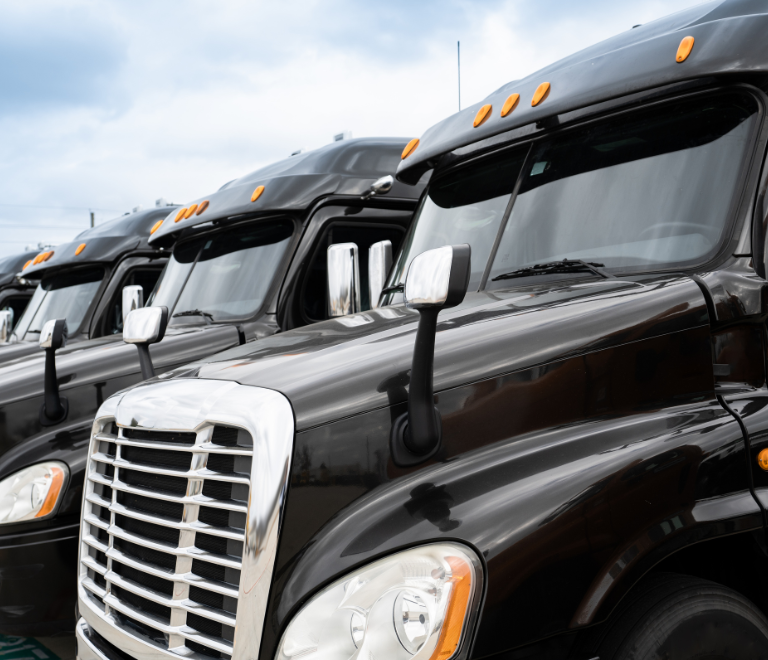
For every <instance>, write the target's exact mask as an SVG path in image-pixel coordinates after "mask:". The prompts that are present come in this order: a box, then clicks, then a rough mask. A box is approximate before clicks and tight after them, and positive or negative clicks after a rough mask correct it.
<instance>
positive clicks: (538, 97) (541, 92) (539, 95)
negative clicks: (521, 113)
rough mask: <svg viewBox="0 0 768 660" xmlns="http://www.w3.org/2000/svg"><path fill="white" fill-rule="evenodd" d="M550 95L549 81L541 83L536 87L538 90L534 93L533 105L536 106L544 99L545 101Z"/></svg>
mask: <svg viewBox="0 0 768 660" xmlns="http://www.w3.org/2000/svg"><path fill="white" fill-rule="evenodd" d="M548 96H549V83H548V82H543V83H541V85H539V86H538V87H537V88H536V91H535V92H534V93H533V98H532V99H531V106H533V107H534V108H535V107H536V106H537V105H539V103H541V102H542V101H544V100H545V99H546V98H547V97H548Z"/></svg>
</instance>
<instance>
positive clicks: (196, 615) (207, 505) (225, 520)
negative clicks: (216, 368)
mask: <svg viewBox="0 0 768 660" xmlns="http://www.w3.org/2000/svg"><path fill="white" fill-rule="evenodd" d="M214 429H215V427H214V426H210V425H209V426H207V427H203V428H201V429H198V431H197V432H195V433H190V432H163V431H156V430H146V429H136V430H134V429H123V428H118V427H117V425H116V424H114V423H113V422H112V421H111V420H106V421H104V422H103V423H102V428H101V430H99V431H98V432H96V433H95V434H94V435H93V440H94V442H93V443H92V453H91V456H90V458H91V461H90V462H89V466H88V478H87V484H86V493H85V508H84V511H83V523H84V524H83V532H82V542H83V548H93V549H94V550H96V551H97V553H96V555H95V556H94V554H93V551H90V552H89V551H81V565H82V569H81V585H82V586H83V587H84V588H85V589H86V590H87V591H88V592H90V593H92V594H93V595H94V596H95V597H96V599H97V601H98V602H99V603H103V605H104V614H105V615H110V613H112V614H113V616H112V617H111V620H112V621H114V622H115V624H117V625H119V624H120V622H121V621H123V620H124V621H126V622H128V623H130V622H133V623H134V624H135V625H138V626H139V628H140V629H149V633H148V634H150V636H154V637H156V636H157V633H153V632H152V631H153V630H154V631H158V632H159V633H160V634H162V635H165V636H166V644H167V648H168V650H170V651H173V652H179V653H180V655H182V656H185V657H186V656H200V657H204V655H205V654H206V649H207V654H208V655H210V656H212V657H221V656H222V654H223V655H224V656H231V655H232V653H233V642H232V641H231V639H224V637H227V638H229V637H231V636H232V635H233V634H234V629H235V624H236V618H237V614H236V611H235V612H232V611H230V610H233V609H235V610H236V603H237V601H238V597H239V588H238V586H237V585H235V584H231V580H233V579H235V578H234V577H231V576H237V579H238V580H239V575H240V571H241V569H242V561H241V558H240V557H239V555H240V551H239V548H240V547H242V545H243V544H244V542H245V531H244V530H243V529H239V528H238V527H239V526H240V525H242V521H243V520H245V515H246V514H247V511H248V506H247V504H246V503H245V502H244V501H242V500H240V501H237V500H234V499H228V497H229V495H228V494H229V493H231V489H232V488H239V489H240V490H238V491H237V494H236V497H238V498H242V497H244V496H245V497H246V498H247V495H244V492H245V493H247V490H246V491H243V486H245V487H246V489H248V488H250V476H249V474H245V473H244V471H243V467H244V466H248V468H247V469H248V471H249V470H250V463H251V460H250V457H251V456H252V453H253V450H252V447H246V446H240V445H237V444H236V440H237V438H239V437H242V436H241V435H238V433H233V432H230V433H220V434H219V437H220V438H225V439H227V438H228V440H226V441H227V442H229V444H228V445H218V444H216V443H214V442H211V437H212V435H213V434H214ZM109 431H117V433H116V434H115V433H110V432H109ZM239 433H240V434H242V433H243V432H242V431H241V432H239ZM164 434H165V435H164ZM190 438H194V440H191V439H190ZM188 439H189V442H187V440H188ZM179 440H181V441H179ZM104 443H107V445H106V451H105V444H104ZM107 452H109V453H107ZM113 452H114V453H113ZM186 456H188V457H189V458H188V459H186V458H185V457H186ZM209 456H216V458H215V459H211V465H212V466H215V467H216V468H220V469H211V468H209V467H208V457H209ZM128 458H131V459H132V460H128ZM243 459H245V460H243ZM238 461H239V462H238ZM176 466H178V467H176ZM186 466H188V469H184V468H185V467H186ZM235 469H237V470H238V471H237V472H235V471H234V470H235ZM224 470H226V471H224ZM141 475H147V476H141ZM127 481H131V482H133V483H127ZM211 482H215V483H216V484H217V485H216V487H215V488H213V487H212V488H208V489H206V492H207V493H208V494H206V495H204V494H203V489H204V487H205V484H206V483H211ZM154 486H156V488H153V487H154ZM175 507H178V509H177V508H175ZM201 507H204V508H203V509H202V512H203V517H204V520H201V519H199V516H200V514H201ZM177 513H178V516H179V517H178V518H174V516H176V515H177ZM232 516H234V518H233V517H232ZM230 524H234V525H237V526H238V527H230ZM162 530H168V533H166V532H163V531H162ZM198 534H202V535H204V536H201V537H199V539H198ZM197 543H199V544H200V545H201V547H196V544H197ZM232 543H234V544H235V545H231V544H232ZM116 544H117V545H119V546H120V547H119V548H118V547H116ZM120 544H123V545H120ZM126 544H127V545H126ZM227 544H229V545H227ZM124 546H125V549H124V550H121V549H120V548H123V547H124ZM203 547H209V548H210V549H214V550H217V552H210V551H208V550H204V549H202V548H203ZM235 550H237V551H238V552H237V554H238V558H235V557H232V556H230V555H225V554H219V553H218V551H222V552H224V551H228V552H232V553H233V554H234V553H235ZM132 553H133V554H132ZM153 553H154V554H153ZM164 558H167V559H164ZM104 561H106V564H105V563H104ZM150 562H154V563H150ZM195 562H203V564H201V565H200V566H201V567H204V566H208V567H209V568H206V569H205V570H202V568H196V569H194V570H195V572H193V568H194V566H193V564H194V565H195V566H196V565H197V564H195ZM172 567H173V568H172ZM83 569H85V570H86V571H89V573H88V574H87V575H85V574H83V573H82V570H83ZM199 570H202V573H203V575H199V574H197V571H199ZM227 571H233V572H231V573H227ZM91 576H94V577H93V578H92V577H91ZM204 576H208V577H204ZM212 577H215V578H221V580H218V579H210V578H212ZM225 577H226V581H224V580H225ZM94 580H98V581H99V582H100V583H103V584H105V585H106V588H104V587H102V586H101V585H100V584H97V583H96V581H94ZM197 598H199V599H201V600H200V601H198V600H196V599H197ZM217 599H218V600H217ZM223 599H226V603H228V604H227V605H226V610H225V609H222V608H224V607H225V605H224V604H225V600H223ZM89 602H90V601H89ZM233 603H234V605H233ZM114 615H118V616H114ZM187 615H190V616H191V618H188V617H187ZM120 617H123V618H122V619H121V618H120ZM198 626H200V627H201V628H200V629H198V628H197V627H198ZM142 627H143V628H142ZM222 636H223V637H222ZM160 641H162V640H160ZM186 641H189V642H192V643H194V650H193V649H191V648H188V647H187V646H186ZM154 643H158V640H157V639H155V640H154ZM177 650H178V651H177Z"/></svg>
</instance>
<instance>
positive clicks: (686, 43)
mask: <svg viewBox="0 0 768 660" xmlns="http://www.w3.org/2000/svg"><path fill="white" fill-rule="evenodd" d="M693 42H694V38H693V37H683V40H682V41H681V42H680V45H679V46H678V47H677V57H675V60H676V61H677V62H685V60H687V59H688V56H689V55H690V54H691V51H692V50H693Z"/></svg>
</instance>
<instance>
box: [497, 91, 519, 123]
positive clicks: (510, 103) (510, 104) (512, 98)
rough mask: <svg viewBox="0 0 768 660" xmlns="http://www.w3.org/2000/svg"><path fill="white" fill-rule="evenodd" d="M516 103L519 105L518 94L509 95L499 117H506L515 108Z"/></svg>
mask: <svg viewBox="0 0 768 660" xmlns="http://www.w3.org/2000/svg"><path fill="white" fill-rule="evenodd" d="M518 103H520V94H510V95H509V96H508V97H507V100H506V101H504V105H503V106H502V108H501V116H502V117H506V116H507V115H508V114H509V113H510V112H512V111H513V110H514V109H515V108H516V107H517V104H518Z"/></svg>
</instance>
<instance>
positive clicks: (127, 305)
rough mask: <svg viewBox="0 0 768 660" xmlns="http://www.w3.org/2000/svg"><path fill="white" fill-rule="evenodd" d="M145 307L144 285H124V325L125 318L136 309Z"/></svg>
mask: <svg viewBox="0 0 768 660" xmlns="http://www.w3.org/2000/svg"><path fill="white" fill-rule="evenodd" d="M142 307H144V287H142V286H140V285H139V284H131V285H130V286H124V287H123V327H125V319H126V318H127V317H128V314H130V313H131V312H132V311H133V310H134V309H141V308H142Z"/></svg>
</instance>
